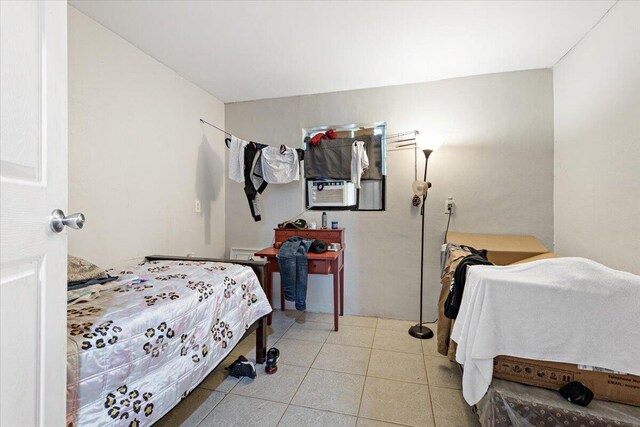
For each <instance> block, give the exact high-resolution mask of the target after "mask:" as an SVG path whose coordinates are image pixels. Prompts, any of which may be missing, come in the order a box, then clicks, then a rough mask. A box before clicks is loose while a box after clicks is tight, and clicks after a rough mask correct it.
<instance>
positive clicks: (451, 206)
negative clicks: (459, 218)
mask: <svg viewBox="0 0 640 427" xmlns="http://www.w3.org/2000/svg"><path fill="white" fill-rule="evenodd" d="M455 209H456V205H455V203H454V202H453V197H447V200H445V201H444V213H445V214H446V215H448V214H449V213H451V214H453V213H454V212H455Z"/></svg>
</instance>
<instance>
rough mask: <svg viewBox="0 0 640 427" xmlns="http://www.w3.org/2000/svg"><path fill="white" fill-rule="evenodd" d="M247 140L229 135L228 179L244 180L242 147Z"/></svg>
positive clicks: (245, 144)
mask: <svg viewBox="0 0 640 427" xmlns="http://www.w3.org/2000/svg"><path fill="white" fill-rule="evenodd" d="M247 144H248V142H247V141H245V140H242V139H240V138H236V137H235V136H233V135H231V143H230V144H229V179H232V180H234V181H235V182H241V183H242V182H244V148H245V147H246V146H247Z"/></svg>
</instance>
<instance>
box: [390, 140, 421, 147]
mask: <svg viewBox="0 0 640 427" xmlns="http://www.w3.org/2000/svg"><path fill="white" fill-rule="evenodd" d="M415 140H416V139H415V138H408V139H401V140H399V141H390V142H388V144H389V145H391V144H401V143H403V142H409V141H415ZM405 145H413V144H405ZM394 147H395V145H394Z"/></svg>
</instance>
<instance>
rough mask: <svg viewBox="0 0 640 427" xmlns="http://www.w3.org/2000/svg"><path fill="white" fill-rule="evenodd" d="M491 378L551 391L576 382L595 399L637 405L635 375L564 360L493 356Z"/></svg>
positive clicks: (639, 379) (639, 396) (639, 381)
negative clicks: (591, 393)
mask: <svg viewBox="0 0 640 427" xmlns="http://www.w3.org/2000/svg"><path fill="white" fill-rule="evenodd" d="M596 369H597V368H596ZM493 377H494V378H500V379H503V380H508V381H514V382H518V383H522V384H528V385H532V386H536V387H543V388H548V389H551V390H558V389H560V387H562V386H563V385H565V384H567V383H569V382H571V381H579V382H581V383H583V384H584V385H586V386H587V387H589V389H590V390H591V391H593V394H594V397H595V398H596V399H599V400H608V401H611V402H619V403H626V404H628V405H634V406H640V377H639V376H636V375H628V374H617V373H610V372H596V371H589V370H583V369H579V368H578V366H576V365H571V364H568V363H558V362H545V361H538V360H530V359H521V358H517V357H509V356H498V357H496V358H494V359H493Z"/></svg>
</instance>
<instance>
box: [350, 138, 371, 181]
mask: <svg viewBox="0 0 640 427" xmlns="http://www.w3.org/2000/svg"><path fill="white" fill-rule="evenodd" d="M368 167H369V157H368V156H367V151H366V150H365V149H364V142H362V141H355V142H354V143H353V146H352V148H351V182H353V184H354V185H355V186H356V188H361V187H362V186H361V185H360V178H362V174H363V173H364V171H365V170H367V168H368Z"/></svg>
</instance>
